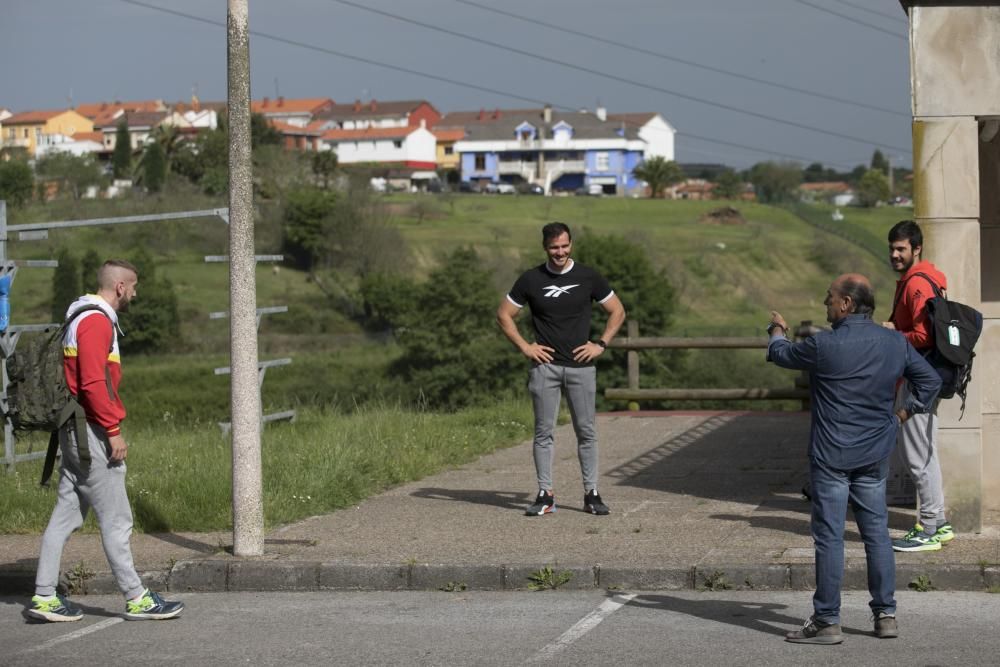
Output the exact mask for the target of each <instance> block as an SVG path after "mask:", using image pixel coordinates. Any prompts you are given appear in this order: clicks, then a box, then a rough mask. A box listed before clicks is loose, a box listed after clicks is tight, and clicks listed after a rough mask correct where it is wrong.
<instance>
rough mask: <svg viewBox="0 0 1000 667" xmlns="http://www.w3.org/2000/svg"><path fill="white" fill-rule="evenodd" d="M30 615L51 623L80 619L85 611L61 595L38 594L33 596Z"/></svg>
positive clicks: (29, 610)
mask: <svg viewBox="0 0 1000 667" xmlns="http://www.w3.org/2000/svg"><path fill="white" fill-rule="evenodd" d="M28 616H31V617H32V618H37V619H39V620H41V621H49V622H50V623H62V622H66V621H79V620H80V619H81V618H83V612H82V611H80V608H79V607H74V606H73V605H71V604H70V603H69V600H67V599H66V598H64V597H63V596H61V595H56V596H55V597H53V598H51V599H46V598H43V597H42V596H40V595H36V596H34V597H33V598H31V608H30V609H28Z"/></svg>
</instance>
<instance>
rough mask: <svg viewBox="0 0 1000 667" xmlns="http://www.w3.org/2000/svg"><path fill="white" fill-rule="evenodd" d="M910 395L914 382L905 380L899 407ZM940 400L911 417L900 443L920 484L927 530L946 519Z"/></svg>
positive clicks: (901, 430)
mask: <svg viewBox="0 0 1000 667" xmlns="http://www.w3.org/2000/svg"><path fill="white" fill-rule="evenodd" d="M909 395H910V384H909V382H907V381H905V380H904V381H903V384H902V385H901V386H900V388H899V390H898V391H897V392H896V409H897V410H898V409H899V408H900V407H901V406H903V405H905V404H906V400H907V398H908V397H909ZM939 403H940V401H939V400H937V399H935V400H934V405H933V407H932V409H931V410H930V411H929V412H927V413H924V414H916V415H913V416H911V417H910V418H909V419H908V420H906V423H905V424H903V425H902V426H901V427H900V428H899V433H898V435H897V437H896V444H897V445H899V448H900V454H902V457H903V462H904V463H905V464H906V471H907V472H908V473H910V477H912V478H913V483H914V485H915V486H916V487H917V499H918V501H919V503H920V524H921V525H922V526H923V527H924V529H925V530H928V531H929V532H934V531H935V530H936V529H937V528H938V527H939V526H940V525H941V524H942V523H944V520H945V512H944V483H943V481H942V479H941V462H940V461H939V460H938V453H937V430H938V416H937V408H938V404H939Z"/></svg>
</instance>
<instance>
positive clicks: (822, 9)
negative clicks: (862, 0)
mask: <svg viewBox="0 0 1000 667" xmlns="http://www.w3.org/2000/svg"><path fill="white" fill-rule="evenodd" d="M792 2H797V3H799V4H800V5H805V6H806V7H812V8H813V9H815V10H816V11H819V12H826V13H827V14H833V15H834V16H839V17H840V18H842V19H844V20H845V21H850V22H851V23H857V24H858V25H863V26H865V27H866V28H871V29H872V30H878V31H879V32H881V33H885V34H886V35H891V36H893V37H896V38H897V39H901V40H903V41H906V40H907V37H906V35H903V34H901V33H898V32H893V31H892V30H886V29H885V28H882V27H881V26H877V25H875V24H874V23H868V22H867V21H862V20H861V19H856V18H854V17H853V16H848V15H847V14H841V13H840V12H835V11H833V10H832V9H827V8H826V7H823V6H821V5H814V4H813V3H811V2H808V1H807V0H792Z"/></svg>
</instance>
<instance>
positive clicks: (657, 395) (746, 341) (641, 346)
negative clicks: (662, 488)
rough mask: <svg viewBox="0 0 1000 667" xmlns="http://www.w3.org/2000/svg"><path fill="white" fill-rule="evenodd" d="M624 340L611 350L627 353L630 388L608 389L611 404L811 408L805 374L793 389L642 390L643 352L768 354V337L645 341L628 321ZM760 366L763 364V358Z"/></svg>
mask: <svg viewBox="0 0 1000 667" xmlns="http://www.w3.org/2000/svg"><path fill="white" fill-rule="evenodd" d="M817 331H820V329H819V328H818V327H815V326H813V324H812V322H810V321H808V320H807V321H804V322H802V323H801V324H800V325H799V327H798V329H797V330H796V331H795V337H796V338H799V339H801V338H805V337H808V336H812V335H814V334H815V333H816V332H817ZM626 333H627V335H626V336H624V337H618V338H614V339H612V341H611V342H610V343H608V347H610V348H614V349H618V350H628V353H627V355H626V357H627V363H628V387H626V388H608V389H605V390H604V397H605V398H607V399H608V400H611V401H746V400H750V401H783V400H795V401H802V404H803V409H805V408H807V407H808V401H809V377H808V375H807V374H806V373H802V374H801V375H799V376H796V379H795V384H794V386H793V387H788V388H772V387H734V388H721V389H719V388H712V389H692V388H677V389H662V388H661V389H642V388H640V387H639V351H640V350H692V349H698V350H766V349H767V344H768V339H767V337H756V336H751V337H737V338H726V337H721V336H705V337H700V338H688V337H664V336H656V337H645V338H642V337H640V336H639V323H638V322H636V321H634V320H629V321H628V323H627V324H626ZM761 363H764V360H763V358H762V359H761Z"/></svg>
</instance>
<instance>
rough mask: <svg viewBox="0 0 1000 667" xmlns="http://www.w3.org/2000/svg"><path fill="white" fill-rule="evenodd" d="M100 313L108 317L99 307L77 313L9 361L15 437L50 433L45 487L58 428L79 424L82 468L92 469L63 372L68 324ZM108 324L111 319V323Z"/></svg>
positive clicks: (83, 419)
mask: <svg viewBox="0 0 1000 667" xmlns="http://www.w3.org/2000/svg"><path fill="white" fill-rule="evenodd" d="M91 310H97V311H100V312H101V314H102V315H104V316H105V317H108V314H107V313H105V312H104V310H102V309H101V307H100V306H98V305H87V306H82V307H81V308H78V309H77V310H75V311H73V312H72V313H71V314H70V316H69V317H68V318H66V321H65V322H64V323H63V324H62V325H61V326H59V327H55V328H50V329H46V330H45V331H44V332H43V335H41V336H37V337H35V338H33V339H32V340H31V341H29V342H28V343H27V344H26V345H25V346H24V347H23V348H22V349H21V350H18V351H15V352H14V353H13V354H11V355H10V357H8V358H7V377H8V379H9V383H8V385H7V415H6V416H7V418H8V419H9V420H10V423H11V426H12V427H13V428H14V431H15V432H21V433H27V432H30V431H45V432H48V433H50V434H51V435H50V436H49V448H48V451H47V453H46V456H45V466H44V468H43V469H42V482H41V483H42V486H47V485H48V481H49V478H50V477H51V476H52V470H53V468H54V466H55V457H56V452H57V451H58V449H59V428H60V427H61V426H62V425H63V424H65V423H66V422H68V421H69V420H70V419H76V432H77V434H78V438H77V448H78V450H79V453H80V462H81V463H82V464H83V465H84V466H86V465H87V464H89V463H90V450H89V449H88V448H87V435H86V434H87V416H86V414H85V413H84V411H83V408H82V407H81V406H80V404H79V403H78V402H77V400H76V397H74V396H73V394H71V393H70V391H69V388H68V387H67V386H66V375H65V373H64V371H63V338H64V337H65V335H66V329H67V328H69V325H70V323H72V322H73V320H75V319H76V318H77V317H79V316H80V315H82V314H83V313H85V312H88V311H91ZM108 320H109V321H110V320H111V318H110V317H108Z"/></svg>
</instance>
